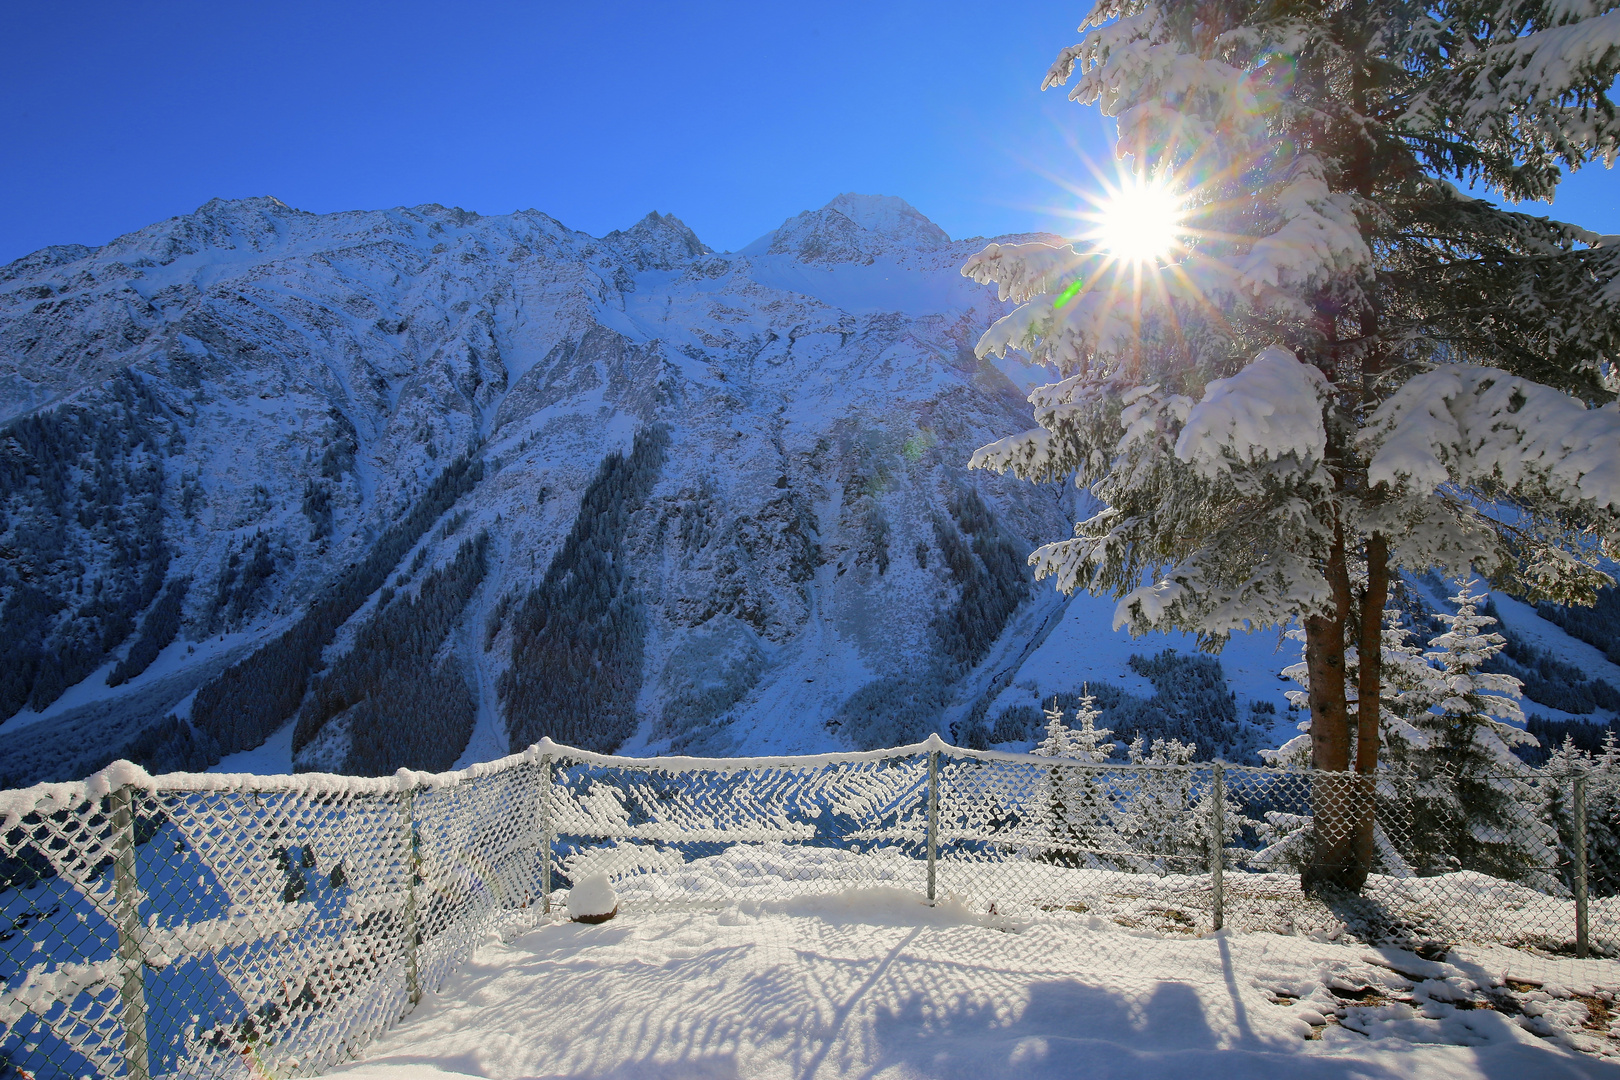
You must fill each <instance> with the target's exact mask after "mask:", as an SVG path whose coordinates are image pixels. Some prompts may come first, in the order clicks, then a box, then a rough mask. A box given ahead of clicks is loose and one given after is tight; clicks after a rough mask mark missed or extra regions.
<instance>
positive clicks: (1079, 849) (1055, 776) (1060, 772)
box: [1034, 690, 1117, 867]
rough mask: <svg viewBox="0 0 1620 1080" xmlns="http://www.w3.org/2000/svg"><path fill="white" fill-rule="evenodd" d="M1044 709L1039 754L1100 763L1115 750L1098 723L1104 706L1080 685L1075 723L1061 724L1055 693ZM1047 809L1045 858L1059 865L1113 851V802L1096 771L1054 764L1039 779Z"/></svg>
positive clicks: (1095, 861)
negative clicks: (1049, 845)
mask: <svg viewBox="0 0 1620 1080" xmlns="http://www.w3.org/2000/svg"><path fill="white" fill-rule="evenodd" d="M1044 711H1045V713H1046V737H1045V738H1043V739H1042V740H1041V743H1040V745H1039V746H1037V747H1036V748H1035V751H1034V752H1035V753H1036V754H1038V755H1040V756H1042V757H1050V758H1062V759H1065V760H1068V761H1074V762H1078V763H1080V764H1081V765H1082V766H1083V765H1101V764H1103V763H1105V762H1106V761H1107V760H1108V758H1109V757H1110V755H1112V754H1113V752H1114V748H1115V746H1116V745H1117V744H1116V743H1114V742H1112V741H1110V740H1109V738H1108V737H1109V736H1110V735H1112V734H1113V732H1111V731H1110V730H1108V729H1107V728H1100V727H1098V726H1097V718H1098V717H1099V716H1101V715H1102V711H1101V710H1100V709H1098V708H1097V706H1096V699H1095V698H1093V697H1092V696H1091V694H1090V693H1087V692H1085V691H1084V690H1082V696H1081V698H1080V707H1079V708H1078V709H1077V710H1075V714H1074V719H1075V722H1076V726H1075V727H1070V726H1068V725H1067V724H1065V723H1064V713H1063V709H1062V708H1061V707H1060V706H1059V704H1058V701H1057V699H1056V698H1054V699H1053V700H1052V707H1051V708H1050V709H1046V710H1044ZM1042 786H1043V788H1044V789H1045V790H1044V798H1043V799H1042V800H1041V801H1042V802H1043V803H1044V804H1045V806H1046V808H1047V827H1048V829H1049V830H1050V832H1051V835H1052V837H1053V840H1054V844H1055V846H1054V847H1053V848H1051V849H1049V850H1047V851H1046V852H1044V853H1042V855H1041V856H1040V858H1041V859H1042V860H1043V861H1046V862H1051V863H1056V864H1057V865H1059V866H1070V867H1078V866H1097V865H1102V864H1103V863H1102V861H1101V860H1099V858H1098V852H1100V851H1107V850H1111V849H1112V848H1113V847H1114V846H1115V845H1114V844H1111V843H1110V842H1109V840H1110V839H1111V838H1112V837H1113V835H1114V830H1113V825H1112V821H1111V817H1112V813H1113V801H1112V799H1111V798H1110V796H1109V793H1108V787H1107V784H1106V783H1105V782H1104V780H1103V779H1102V778H1101V776H1100V775H1099V774H1098V772H1097V771H1096V770H1093V769H1087V768H1083V767H1076V766H1059V765H1054V766H1052V767H1051V768H1049V769H1048V770H1047V773H1046V776H1045V777H1044V778H1043V780H1042Z"/></svg>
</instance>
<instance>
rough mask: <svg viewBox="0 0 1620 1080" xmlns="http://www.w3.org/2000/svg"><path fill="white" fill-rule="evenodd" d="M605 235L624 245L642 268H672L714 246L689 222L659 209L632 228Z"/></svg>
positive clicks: (609, 241) (606, 237)
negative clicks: (702, 237) (699, 236)
mask: <svg viewBox="0 0 1620 1080" xmlns="http://www.w3.org/2000/svg"><path fill="white" fill-rule="evenodd" d="M602 239H603V240H605V241H607V242H608V243H610V244H613V245H615V246H616V247H621V248H623V249H624V250H625V252H626V253H627V254H629V255H630V256H631V259H632V261H633V262H634V263H635V264H636V266H637V268H638V269H641V270H652V269H657V270H669V269H671V268H673V267H674V266H676V265H678V264H680V263H683V262H685V261H686V260H687V259H691V258H694V257H696V256H698V255H707V254H709V252H710V250H711V249H710V248H709V245H707V244H705V243H704V242H703V241H702V240H699V239H698V236H697V233H695V232H693V231H692V230H691V229H690V228H688V227H687V224H686V222H684V221H682V220H681V219H680V218H678V217H676V216H675V215H674V214H660V213H659V212H658V211H656V210H654V211H652V212H651V213H649V214H648V215H647V216H646V217H644V218H642V219H641V220H640V221H638V222H636V223H635V224H634V225H632V226H630V227H629V228H628V229H624V230H622V231H621V230H619V229H614V230H613V231H612V232H610V233H608V234H607V235H606V236H604V237H603V238H602Z"/></svg>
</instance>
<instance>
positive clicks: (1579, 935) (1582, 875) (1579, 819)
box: [1572, 773, 1588, 956]
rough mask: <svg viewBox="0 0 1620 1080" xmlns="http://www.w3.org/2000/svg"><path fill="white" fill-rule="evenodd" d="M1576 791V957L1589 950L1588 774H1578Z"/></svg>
mask: <svg viewBox="0 0 1620 1080" xmlns="http://www.w3.org/2000/svg"><path fill="white" fill-rule="evenodd" d="M1572 786H1573V787H1574V789H1575V792H1574V794H1575V807H1574V810H1575V955H1576V956H1585V955H1586V951H1587V948H1588V939H1587V921H1586V915H1587V913H1586V774H1585V773H1577V774H1576V775H1575V782H1574V784H1573V785H1572Z"/></svg>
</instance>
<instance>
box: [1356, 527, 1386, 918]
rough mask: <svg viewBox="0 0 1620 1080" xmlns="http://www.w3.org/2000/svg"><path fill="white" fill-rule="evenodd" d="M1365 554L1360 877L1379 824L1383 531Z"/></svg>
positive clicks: (1359, 695) (1359, 684)
mask: <svg viewBox="0 0 1620 1080" xmlns="http://www.w3.org/2000/svg"><path fill="white" fill-rule="evenodd" d="M1366 555H1367V590H1366V592H1364V593H1363V594H1362V596H1361V620H1360V621H1361V628H1360V629H1361V636H1360V640H1359V641H1358V642H1357V644H1356V653H1357V661H1356V699H1357V700H1356V774H1357V790H1356V798H1355V809H1356V821H1355V831H1354V837H1355V838H1354V842H1353V844H1352V847H1353V848H1354V851H1355V860H1356V865H1357V867H1358V869H1359V873H1360V878H1361V882H1365V881H1366V877H1367V873H1368V871H1369V870H1370V869H1371V868H1372V864H1373V856H1374V855H1375V853H1376V844H1375V830H1376V827H1377V824H1378V820H1377V808H1378V799H1377V791H1376V790H1375V787H1374V785H1375V780H1374V774H1376V773H1377V772H1378V751H1379V737H1380V736H1379V725H1378V720H1379V715H1380V713H1381V711H1382V703H1381V700H1380V699H1381V698H1382V696H1383V692H1384V636H1383V630H1384V605H1385V604H1386V603H1387V602H1388V601H1389V544H1388V543H1387V541H1385V539H1384V537H1383V536H1382V535H1380V534H1378V533H1374V534H1373V535H1372V536H1369V537H1368V538H1367V548H1366ZM1361 882H1358V884H1357V885H1356V887H1357V888H1360V887H1361Z"/></svg>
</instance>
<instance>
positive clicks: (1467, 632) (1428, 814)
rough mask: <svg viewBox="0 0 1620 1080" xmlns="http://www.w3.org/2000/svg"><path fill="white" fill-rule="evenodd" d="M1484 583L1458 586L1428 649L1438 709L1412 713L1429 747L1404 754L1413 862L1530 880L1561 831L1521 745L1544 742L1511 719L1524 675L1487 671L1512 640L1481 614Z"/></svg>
mask: <svg viewBox="0 0 1620 1080" xmlns="http://www.w3.org/2000/svg"><path fill="white" fill-rule="evenodd" d="M1476 585H1477V582H1474V581H1462V582H1459V583H1458V592H1457V595H1455V596H1453V597H1451V602H1452V603H1453V604H1455V605H1456V607H1457V610H1456V612H1455V613H1454V614H1453V613H1449V612H1444V611H1442V612H1440V613H1439V616H1438V617H1439V619H1440V621H1441V622H1442V623H1443V624H1445V627H1446V629H1445V630H1444V631H1442V632H1441V633H1439V634H1437V635H1435V636H1434V637H1433V638H1431V639H1430V640H1429V651H1428V652H1427V653H1425V654H1424V655H1425V658H1426V659H1427V660H1428V661H1429V662H1430V664H1431V665H1433V668H1434V670H1435V674H1436V676H1437V678H1436V679H1435V680H1434V681H1433V682H1432V683H1431V684H1430V685H1429V686H1428V687H1425V688H1424V696H1425V697H1426V698H1427V700H1428V701H1429V702H1431V704H1430V706H1429V707H1428V708H1426V709H1424V710H1423V711H1422V712H1416V713H1414V714H1413V715H1412V716H1411V718H1410V720H1411V725H1412V727H1413V728H1415V729H1416V730H1417V732H1419V733H1420V735H1421V738H1420V739H1419V740H1417V741H1418V743H1420V744H1421V745H1416V746H1412V747H1411V748H1409V749H1407V750H1406V751H1405V753H1404V754H1403V755H1402V762H1401V763H1402V764H1403V765H1404V766H1405V767H1406V769H1407V770H1409V771H1410V772H1411V773H1412V774H1413V778H1412V779H1413V785H1414V786H1413V787H1412V790H1411V792H1410V795H1409V797H1408V798H1407V799H1404V800H1403V801H1404V802H1405V803H1406V806H1405V807H1404V809H1405V810H1406V812H1407V813H1408V814H1409V815H1410V824H1409V829H1410V846H1409V854H1408V861H1409V862H1410V863H1411V864H1412V865H1413V867H1414V868H1416V869H1417V870H1418V871H1419V872H1420V873H1421V872H1430V873H1433V872H1438V871H1440V870H1443V869H1446V868H1449V867H1460V868H1463V869H1468V870H1478V871H1482V872H1484V873H1488V874H1491V875H1493V876H1495V877H1502V878H1508V879H1511V880H1515V881H1523V880H1527V879H1528V878H1529V877H1530V876H1531V874H1532V868H1534V867H1539V866H1548V865H1551V861H1552V851H1551V845H1552V844H1553V843H1555V842H1556V836H1555V835H1554V833H1553V832H1552V831H1551V830H1549V829H1548V828H1547V827H1546V825H1545V824H1544V822H1543V821H1542V820H1541V816H1540V814H1539V813H1538V812H1537V807H1536V806H1535V805H1534V804H1533V802H1531V801H1530V800H1531V799H1532V797H1533V796H1534V795H1535V793H1534V791H1533V789H1532V786H1531V784H1530V783H1529V780H1530V776H1531V770H1529V769H1528V768H1527V767H1526V766H1525V764H1524V763H1523V762H1522V761H1521V760H1520V759H1519V758H1518V757H1517V756H1516V755H1515V754H1514V753H1513V749H1512V748H1513V747H1514V746H1517V745H1524V744H1530V743H1533V742H1534V741H1535V740H1534V738H1533V737H1532V736H1530V735H1529V734H1528V733H1526V732H1525V731H1524V730H1523V729H1522V728H1517V727H1514V726H1512V725H1511V724H1508V723H1505V722H1504V721H1506V720H1523V719H1524V713H1523V711H1522V710H1521V709H1520V707H1519V689H1520V684H1519V680H1517V679H1515V678H1514V677H1513V676H1511V675H1501V674H1497V673H1494V672H1489V671H1484V670H1481V668H1482V665H1484V664H1485V662H1486V661H1487V660H1489V659H1490V658H1491V657H1492V656H1494V655H1496V653H1498V652H1500V651H1501V650H1502V646H1503V645H1505V644H1506V639H1504V638H1503V637H1502V635H1501V634H1497V633H1493V632H1491V631H1490V629H1489V628H1490V627H1491V626H1493V625H1495V623H1496V620H1495V619H1493V618H1491V617H1490V616H1489V615H1482V614H1480V613H1479V610H1478V608H1479V602H1480V600H1481V598H1482V597H1481V594H1480V593H1479V592H1477V591H1476V590H1475V586H1476Z"/></svg>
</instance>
